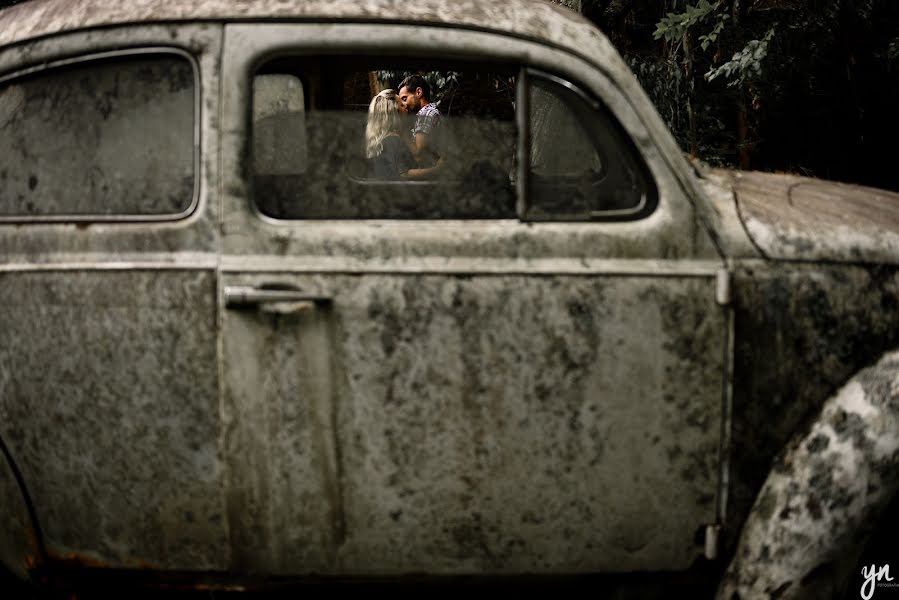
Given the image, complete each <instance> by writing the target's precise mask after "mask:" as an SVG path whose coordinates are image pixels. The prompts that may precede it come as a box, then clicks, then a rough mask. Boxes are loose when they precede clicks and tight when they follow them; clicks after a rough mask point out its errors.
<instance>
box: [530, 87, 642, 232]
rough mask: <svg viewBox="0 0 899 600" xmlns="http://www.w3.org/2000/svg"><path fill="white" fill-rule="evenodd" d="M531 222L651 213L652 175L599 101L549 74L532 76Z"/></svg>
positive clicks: (608, 217)
mask: <svg viewBox="0 0 899 600" xmlns="http://www.w3.org/2000/svg"><path fill="white" fill-rule="evenodd" d="M527 83H528V85H527V89H528V107H529V110H528V127H529V134H530V135H529V138H530V148H529V164H528V196H527V199H528V202H527V206H526V209H525V215H526V218H528V219H529V220H536V221H540V220H565V221H579V220H593V219H598V220H610V219H636V218H640V217H642V216H644V215H646V214H648V213H649V212H651V211H652V208H653V204H654V201H655V188H654V185H653V183H652V178H651V176H650V174H649V172H648V169H647V168H646V166H645V163H644V162H643V160H642V158H641V157H640V156H639V153H638V152H637V150H636V148H635V147H634V145H633V143H631V141H630V139H629V138H628V136H627V135H626V133H625V132H624V130H623V129H622V128H621V126H620V125H619V124H618V123H617V122H616V121H615V120H614V118H613V117H612V116H611V115H610V114H609V113H608V111H607V110H606V109H605V107H603V106H602V105H601V104H600V103H598V102H596V101H595V100H593V99H592V98H591V97H590V96H588V95H587V94H585V93H584V92H582V91H581V90H579V89H578V88H577V87H576V86H574V85H572V84H570V83H568V82H566V81H564V80H561V79H559V78H556V77H553V76H550V75H540V74H529V76H528V82H527Z"/></svg>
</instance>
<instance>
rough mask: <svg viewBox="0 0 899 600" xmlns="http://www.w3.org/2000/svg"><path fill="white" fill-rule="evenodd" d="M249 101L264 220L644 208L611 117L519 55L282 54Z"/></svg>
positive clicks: (599, 215) (648, 185) (573, 214)
mask: <svg viewBox="0 0 899 600" xmlns="http://www.w3.org/2000/svg"><path fill="white" fill-rule="evenodd" d="M407 82H410V83H411V84H407V85H404V84H406V83H407ZM522 84H524V85H522ZM411 88H415V89H411ZM415 94H418V97H414V95H415ZM410 95H412V96H413V97H412V98H411V99H410V98H409V96H410ZM252 98H253V107H252V138H253V141H252V153H253V156H252V160H251V162H252V165H253V193H254V200H255V204H256V207H257V209H258V210H259V212H261V213H262V214H263V215H265V216H268V217H272V218H275V219H516V218H520V219H522V220H528V221H582V220H597V219H598V220H615V219H635V218H640V217H642V216H644V215H645V214H648V212H651V210H652V206H653V204H652V201H653V199H654V197H655V195H654V186H653V184H652V179H651V177H650V176H649V174H648V170H647V169H646V167H645V164H644V163H643V161H642V158H641V157H640V156H639V153H638V152H637V150H636V148H635V147H634V146H633V144H632V143H631V142H630V140H629V138H628V137H627V135H626V134H625V133H624V130H623V129H622V128H621V126H620V125H618V123H617V122H616V121H615V120H614V119H613V118H612V117H611V115H609V114H608V112H607V111H605V110H604V109H603V108H602V107H601V106H600V105H599V103H597V102H596V101H594V100H592V99H590V97H589V96H587V95H586V94H584V93H582V92H580V90H578V89H577V88H576V87H575V86H572V85H571V84H568V83H567V82H565V81H563V80H561V79H558V78H555V77H553V76H551V75H545V74H540V73H537V72H532V71H529V70H527V69H524V70H523V69H521V67H520V66H519V65H505V66H504V65H489V64H475V63H470V62H469V63H466V62H453V63H446V62H439V61H412V60H410V59H407V58H395V59H391V58H389V57H385V58H360V57H356V56H331V57H310V56H300V57H292V58H291V57H282V58H278V59H275V60H272V61H270V62H268V63H266V64H263V65H262V67H261V68H260V69H259V70H258V71H257V72H256V73H255V74H254V77H253V90H252ZM523 117H524V118H523ZM521 126H524V127H526V128H527V130H528V134H529V135H527V136H525V137H524V138H523V137H522V136H521V135H520V131H519V128H520V127H521ZM422 138H423V140H424V148H422ZM522 144H526V145H528V146H527V148H526V149H524V148H523V146H522ZM522 150H524V151H522ZM521 163H525V166H526V169H524V170H522V168H521ZM522 182H524V185H526V189H523V183H522ZM522 200H524V201H522Z"/></svg>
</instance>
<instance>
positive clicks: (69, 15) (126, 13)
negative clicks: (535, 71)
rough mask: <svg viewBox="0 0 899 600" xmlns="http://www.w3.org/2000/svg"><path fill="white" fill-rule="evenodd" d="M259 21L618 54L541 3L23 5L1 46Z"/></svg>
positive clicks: (141, 0)
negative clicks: (467, 35)
mask: <svg viewBox="0 0 899 600" xmlns="http://www.w3.org/2000/svg"><path fill="white" fill-rule="evenodd" d="M260 20H263V21H266V20H268V21H277V20H287V21H319V22H321V21H345V22H374V23H420V24H426V25H434V26H450V27H462V28H467V29H476V30H484V31H495V32H500V33H506V34H511V35H514V36H516V37H522V38H527V39H532V40H537V41H540V42H543V43H548V44H551V45H554V46H557V47H561V48H564V49H566V50H569V51H571V52H573V53H575V54H578V55H581V56H585V57H590V58H592V60H593V61H596V60H603V59H605V58H607V57H609V55H610V54H611V55H612V56H614V55H615V51H614V50H613V49H612V46H611V44H610V43H609V42H608V40H607V39H606V37H605V36H604V35H603V34H602V33H601V32H600V31H599V30H598V29H597V28H596V27H595V26H593V25H592V24H591V23H590V22H589V21H588V20H587V19H585V18H584V17H582V16H581V15H579V14H577V13H575V12H574V11H572V10H569V9H567V8H564V7H562V6H558V5H556V4H552V3H550V2H544V1H543V0H502V1H498V0H197V1H195V2H185V1H184V0H28V1H26V2H24V3H22V4H17V5H14V6H12V7H9V8H7V9H5V10H2V11H0V46H4V45H8V44H14V43H17V42H22V41H25V40H29V39H33V38H39V37H43V36H46V35H52V34H56V33H63V32H69V31H77V30H80V29H88V28H93V27H102V26H109V25H127V24H134V23H140V24H147V23H172V22H181V21H260ZM613 60H614V59H613Z"/></svg>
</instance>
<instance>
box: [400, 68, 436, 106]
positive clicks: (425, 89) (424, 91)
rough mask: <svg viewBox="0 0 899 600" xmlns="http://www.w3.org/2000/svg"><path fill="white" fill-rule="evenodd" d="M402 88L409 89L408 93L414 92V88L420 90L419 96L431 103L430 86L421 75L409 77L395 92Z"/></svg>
mask: <svg viewBox="0 0 899 600" xmlns="http://www.w3.org/2000/svg"><path fill="white" fill-rule="evenodd" d="M403 88H409V91H410V92H415V89H416V88H421V95H422V96H424V98H425V100H427V101H429V102H430V101H431V86H430V85H428V82H427V81H425V78H424V77H422V76H421V75H409V76H408V77H406V78H405V79H403V82H402V83H400V87H398V88H397V90H401V89H403Z"/></svg>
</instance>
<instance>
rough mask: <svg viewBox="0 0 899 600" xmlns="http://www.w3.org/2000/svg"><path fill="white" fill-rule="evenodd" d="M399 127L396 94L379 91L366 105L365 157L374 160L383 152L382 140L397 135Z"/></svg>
mask: <svg viewBox="0 0 899 600" xmlns="http://www.w3.org/2000/svg"><path fill="white" fill-rule="evenodd" d="M400 126H401V120H400V109H399V106H397V96H396V92H395V91H393V90H392V89H386V90H381V92H380V93H378V94H377V95H376V96H375V97H374V98H372V99H371V103H370V104H369V105H368V123H367V124H366V125H365V156H367V157H368V158H374V157H376V156H377V155H379V154H380V153H381V152H382V151H383V150H384V138H386V137H387V136H389V135H391V134H398V133H399V130H400Z"/></svg>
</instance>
